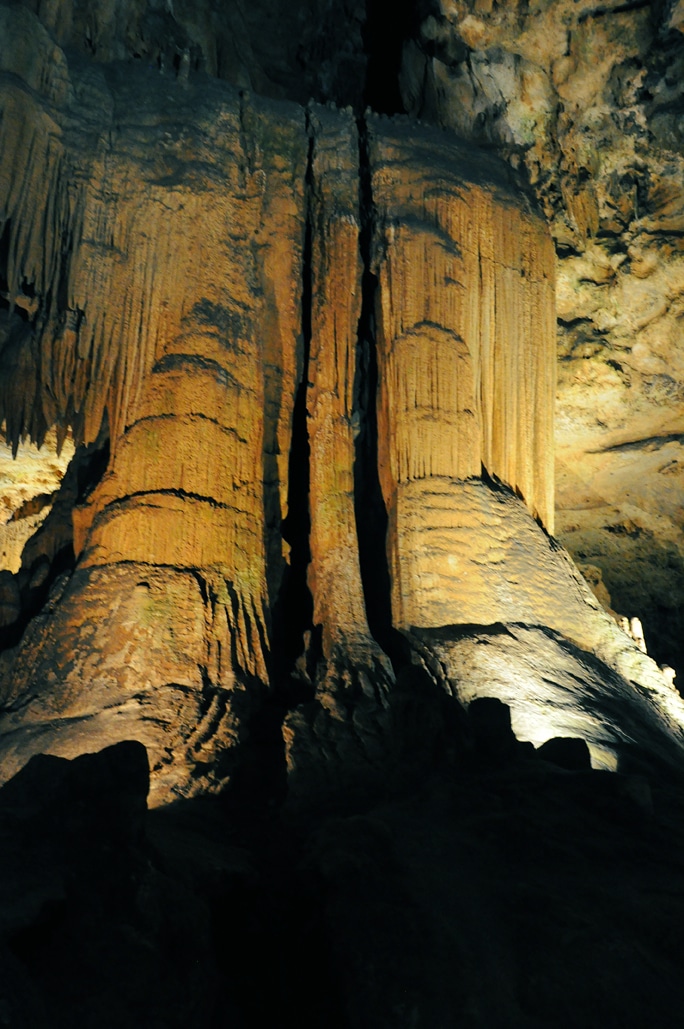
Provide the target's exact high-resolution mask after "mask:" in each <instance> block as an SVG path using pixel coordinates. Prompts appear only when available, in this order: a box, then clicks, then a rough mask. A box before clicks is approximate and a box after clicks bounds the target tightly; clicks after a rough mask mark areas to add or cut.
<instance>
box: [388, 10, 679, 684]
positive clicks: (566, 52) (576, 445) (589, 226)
mask: <svg viewBox="0 0 684 1029" xmlns="http://www.w3.org/2000/svg"><path fill="white" fill-rule="evenodd" d="M680 8H681V4H674V3H673V4H658V5H648V4H629V5H625V4H614V3H609V4H602V5H596V4H594V3H591V2H589V0H580V2H574V0H573V2H565V0H560V2H557V0H554V2H553V3H551V2H548V0H542V2H538V3H534V4H529V5H527V4H521V3H507V4H490V3H480V2H479V0H478V2H475V0H463V2H461V0H453V2H451V0H450V2H449V3H442V4H441V5H439V12H437V11H434V12H432V13H430V14H428V15H427V16H426V15H422V16H421V18H419V19H418V27H417V28H416V29H415V30H414V32H413V33H412V34H411V38H410V40H409V41H408V42H407V44H406V46H405V49H404V60H403V70H402V78H401V83H402V97H403V100H404V104H405V106H406V110H407V111H409V112H410V113H411V114H413V115H417V116H418V117H420V118H422V119H424V120H427V121H432V122H436V123H437V124H440V125H442V126H448V127H450V128H452V129H455V130H456V131H457V132H458V133H459V134H460V135H462V136H463V137H465V138H467V139H470V140H472V141H474V142H475V143H479V144H485V145H487V146H489V147H492V146H493V147H495V148H496V149H497V150H498V152H499V153H501V154H502V155H503V156H505V157H506V159H507V160H508V161H509V163H510V164H511V165H513V166H514V167H515V168H518V169H520V170H521V171H522V172H523V174H524V176H525V178H526V179H527V180H528V181H529V183H530V185H531V186H532V188H533V190H534V191H535V193H536V194H537V196H538V197H539V199H540V202H541V204H542V206H543V208H544V210H545V212H546V215H547V218H548V219H549V222H550V224H551V227H552V232H553V235H554V238H555V242H556V249H557V255H558V262H557V303H558V316H559V330H558V344H559V356H560V362H559V369H558V373H559V374H558V379H559V381H558V404H557V417H556V448H557V449H556V453H557V470H558V486H559V489H558V498H557V508H558V510H557V521H556V524H557V531H558V535H559V538H560V539H561V541H562V542H563V543H564V544H565V545H566V546H567V547H568V548H569V550H570V551H571V553H572V554H573V556H576V557H577V558H578V559H579V560H581V561H589V562H590V563H592V564H594V565H595V566H598V567H599V568H601V570H602V572H603V575H604V579H605V582H606V585H607V588H608V590H609V592H610V593H611V594H612V596H613V601H614V604H615V606H616V608H617V609H618V610H620V611H624V612H625V613H627V614H629V615H631V614H637V615H639V616H640V617H641V618H642V619H643V621H644V623H645V626H646V631H647V634H648V636H649V638H650V639H651V640H652V641H653V647H654V652H655V653H657V654H658V656H659V660H668V661H670V662H671V663H672V664H673V665H675V666H676V665H677V663H678V661H679V662H681V661H683V660H684V655H683V654H682V650H681V640H682V639H683V638H684V633H683V632H682V610H683V604H684V600H683V598H682V592H681V567H682V565H681V561H682V556H683V555H684V525H683V523H682V518H681V511H682V503H681V469H682V467H684V465H683V463H682V455H681V437H682V426H683V424H684V423H683V419H684V407H683V406H682V398H683V397H684V375H683V369H682V353H683V352H684V349H683V347H682V318H681V312H682V296H683V289H684V278H683V268H684V264H683V263H682V262H683V257H682V248H681V228H682V212H683V211H684V189H683V186H682V183H684V163H683V162H684V137H683V136H682V124H681V114H680V111H681V96H682V81H683V79H682V74H681V69H682V66H683V62H684V45H683V41H682V36H681V34H679V33H676V32H673V31H671V30H673V29H675V28H678V27H680V22H681V13H680ZM624 519H630V520H632V521H634V522H636V523H637V524H639V525H641V526H642V528H643V529H644V530H647V531H648V532H649V533H652V535H651V536H650V542H648V543H647V542H646V539H645V536H644V534H642V536H641V538H640V539H639V540H636V538H635V537H634V536H630V535H629V534H620V533H618V535H615V534H612V535H611V533H612V526H613V524H614V523H615V522H617V523H619V522H621V521H622V520H624Z"/></svg>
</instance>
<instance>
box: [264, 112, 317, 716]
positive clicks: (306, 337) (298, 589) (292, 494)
mask: <svg viewBox="0 0 684 1029" xmlns="http://www.w3.org/2000/svg"><path fill="white" fill-rule="evenodd" d="M307 129H308V132H309V153H308V160H307V169H306V183H305V186H306V224H305V231H304V247H303V252H302V372H301V378H300V381H299V385H298V386H297V392H296V394H295V401H294V407H293V413H292V437H291V442H290V455H289V463H288V490H287V515H286V516H285V518H284V519H283V521H282V525H281V532H282V536H283V539H284V540H285V542H286V543H287V544H288V545H289V547H290V559H289V563H288V564H287V567H286V569H285V573H284V576H283V582H282V585H281V588H280V591H279V594H278V598H277V600H276V604H275V606H274V611H273V628H272V662H273V673H274V681H275V683H276V694H277V696H278V699H279V701H280V702H281V703H283V704H284V705H285V707H290V706H292V705H293V704H296V703H298V702H300V701H302V700H304V699H310V690H308V691H307V689H306V688H305V686H304V684H303V683H302V684H299V685H298V682H299V680H297V679H295V678H294V677H293V674H292V673H293V670H294V667H295V663H296V662H297V659H298V658H300V657H301V654H302V650H303V648H304V645H305V640H306V639H309V640H310V639H311V638H312V634H313V598H312V596H311V591H310V590H309V585H308V582H307V569H308V566H309V563H310V561H311V547H310V542H309V536H310V532H311V515H310V510H309V491H310V472H309V463H310V453H311V448H310V445H309V430H308V427H307V387H308V381H309V357H310V352H311V305H312V290H313V270H312V247H313V227H312V211H311V204H312V190H313V152H314V145H315V138H314V133H313V130H312V127H311V125H310V124H309V121H308V117H307ZM307 634H308V636H307Z"/></svg>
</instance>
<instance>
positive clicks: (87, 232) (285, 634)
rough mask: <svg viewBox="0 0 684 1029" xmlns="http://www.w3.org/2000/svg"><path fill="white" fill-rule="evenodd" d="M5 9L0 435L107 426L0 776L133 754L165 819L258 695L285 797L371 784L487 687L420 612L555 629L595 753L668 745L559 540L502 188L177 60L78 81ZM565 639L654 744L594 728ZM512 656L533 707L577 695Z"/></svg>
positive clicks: (381, 132) (388, 131)
mask: <svg viewBox="0 0 684 1029" xmlns="http://www.w3.org/2000/svg"><path fill="white" fill-rule="evenodd" d="M0 17H1V18H2V26H3V32H4V33H5V35H4V36H3V38H5V39H10V40H11V41H13V46H12V47H9V48H5V49H3V51H2V57H3V60H4V61H5V72H4V73H3V77H2V80H1V81H0V88H1V90H2V92H1V94H0V100H1V102H2V104H3V115H4V116H3V119H2V123H1V131H2V133H3V137H2V140H1V141H0V183H1V184H2V195H1V197H0V203H2V205H3V206H2V208H0V215H1V222H2V232H3V241H4V242H3V268H2V274H3V278H4V279H5V286H6V288H5V289H4V294H5V295H6V310H4V311H3V313H2V315H3V321H2V336H1V337H0V345H1V346H0V368H1V369H2V374H3V378H2V392H1V393H0V418H2V419H4V421H5V425H6V430H7V435H8V438H9V440H10V441H11V442H12V441H13V442H16V441H17V440H19V439H20V438H21V437H22V436H23V435H24V434H26V433H28V434H30V435H32V436H33V437H35V438H36V439H37V440H40V439H42V437H43V436H44V434H45V432H46V431H47V429H48V428H49V427H50V426H52V425H56V426H57V430H58V432H59V433H62V434H63V433H64V432H66V429H67V427H68V426H71V427H72V429H73V432H74V435H75V437H76V439H77V440H78V441H79V442H82V443H85V444H95V443H97V442H98V441H99V442H101V441H102V438H103V434H105V433H107V432H108V435H109V458H108V464H107V468H106V471H105V474H104V475H103V476H102V477H101V478H100V479H99V481H97V483H96V485H94V488H92V489H91V490H90V492H88V490H87V489H83V490H80V491H76V495H77V497H78V499H77V503H76V505H75V506H74V510H73V524H74V551H75V556H76V558H77V563H76V566H75V569H74V570H73V571H72V572H71V574H70V575H65V576H63V577H62V578H60V579H59V580H58V581H56V583H55V586H54V589H53V592H52V594H51V598H50V601H49V603H48V604H47V605H46V606H45V607H44V608H43V610H42V611H41V612H40V614H39V615H37V616H36V617H35V618H34V619H33V620H32V621H31V622H30V624H29V625H28V628H27V629H26V632H25V633H24V636H23V638H22V640H21V643H20V645H19V646H17V647H16V649H13V650H11V651H7V652H6V653H5V655H4V656H3V658H2V665H1V666H0V672H1V673H2V694H3V701H4V705H5V712H4V715H3V720H2V723H0V733H2V735H1V736H0V750H1V751H2V756H3V768H4V772H3V775H4V776H8V775H10V774H12V773H13V772H14V771H15V770H16V769H17V768H18V767H20V766H21V765H22V764H24V763H25V761H26V760H27V758H28V757H29V756H30V755H31V754H32V753H35V752H37V751H43V750H47V751H51V752H53V753H56V754H60V755H64V756H72V755H74V754H77V753H80V752H83V751H87V750H93V749H97V748H99V747H101V746H104V745H105V744H108V743H112V742H116V741H118V740H121V739H125V738H134V739H138V740H140V741H141V742H143V743H144V744H145V745H146V747H147V748H148V751H149V754H150V759H151V765H152V791H153V792H152V796H153V799H154V801H155V802H156V803H161V802H164V801H167V800H169V799H171V798H173V797H174V796H179V795H180V796H185V797H188V796H191V795H193V794H194V793H197V792H205V791H212V790H219V789H222V788H223V787H224V786H225V785H226V784H227V783H228V782H229V781H230V779H231V777H232V775H233V772H234V770H235V768H236V765H239V763H240V761H241V760H242V758H241V755H242V753H243V751H244V749H245V747H248V746H249V735H250V725H251V723H252V721H253V718H254V717H258V716H259V714H260V712H263V710H264V709H268V710H271V711H276V712H277V713H278V719H276V720H277V722H278V724H277V727H276V731H275V736H276V737H277V740H278V741H280V742H279V743H278V746H280V747H281V748H282V744H283V741H284V744H285V757H286V761H287V765H288V770H289V773H290V777H291V782H292V783H293V784H295V789H301V790H302V791H304V792H306V790H307V789H308V786H309V784H310V783H311V782H312V781H314V780H318V779H321V781H322V780H323V779H325V773H326V772H329V773H330V776H331V777H332V778H333V779H335V778H337V779H338V780H341V779H343V778H344V775H345V774H346V773H347V772H349V774H350V776H351V777H352V778H353V777H354V774H356V772H357V771H358V772H359V774H365V772H364V771H363V769H364V768H367V767H373V768H374V770H375V771H378V772H380V773H382V770H383V768H386V767H387V754H388V752H389V751H391V750H392V747H393V742H392V731H393V730H392V726H393V725H394V724H396V721H397V718H398V717H399V716H398V710H399V709H400V708H401V705H402V704H403V703H404V700H403V699H400V700H397V699H396V698H397V697H400V698H403V697H405V694H406V690H407V683H409V685H410V683H411V682H412V681H413V680H412V676H414V675H415V674H416V673H417V672H420V675H423V676H426V675H427V676H428V678H429V679H430V682H431V683H432V684H433V685H435V686H437V687H440V688H441V689H443V690H444V691H445V693H453V694H454V695H455V696H456V697H460V698H461V699H462V700H464V701H466V702H467V701H468V700H469V699H471V698H472V697H473V696H477V695H482V694H483V693H485V694H486V693H487V690H488V689H490V684H489V681H488V678H487V673H486V672H485V673H483V674H480V673H475V674H472V675H471V672H472V670H473V669H477V668H478V667H479V666H478V663H477V661H471V660H470V658H469V657H468V651H467V646H466V644H460V643H459V642H458V639H459V638H460V637H459V635H458V632H457V634H456V637H457V638H456V640H455V641H453V640H452V643H453V644H454V645H453V646H451V644H450V646H449V647H445V646H444V644H443V635H441V634H440V633H441V627H444V626H454V625H455V626H467V625H472V624H473V623H478V624H481V625H489V624H491V623H497V622H501V623H523V624H525V625H529V626H532V627H534V630H535V631H540V630H541V631H547V632H549V633H551V634H555V635H554V640H556V643H554V644H553V646H556V648H557V652H558V653H559V654H560V651H562V647H563V642H562V641H563V640H567V639H569V640H571V641H573V647H575V648H576V649H575V650H573V651H572V654H571V657H570V658H567V655H565V656H564V658H563V660H564V662H565V663H564V664H563V668H564V671H567V667H566V666H568V664H569V665H570V666H572V662H573V661H575V663H576V666H577V669H579V671H578V672H577V676H576V678H577V682H578V683H579V685H578V686H577V691H578V696H579V698H580V699H579V700H577V701H575V700H573V699H572V698H571V700H570V702H569V705H570V707H571V708H573V706H574V708H576V709H577V710H578V711H579V712H580V714H581V712H582V710H583V705H585V706H587V707H588V708H589V709H590V710H591V711H592V712H593V714H592V718H593V722H592V729H591V742H592V744H593V745H594V747H595V751H596V753H601V754H602V753H604V752H605V750H606V748H608V750H610V747H611V745H612V746H613V751H615V752H616V751H617V750H619V748H620V747H621V746H622V745H623V744H624V745H625V746H629V745H632V744H633V745H636V746H644V747H646V748H650V750H651V751H654V752H656V753H660V752H662V753H661V754H660V756H662V757H665V758H671V757H672V754H673V753H676V752H677V748H678V747H679V746H680V742H681V736H682V730H681V724H682V723H681V718H680V716H681V711H680V710H679V708H678V707H677V703H676V699H675V697H674V694H673V693H672V691H671V690H669V689H668V688H667V687H666V685H665V683H664V680H663V679H662V676H660V673H659V672H658V671H657V669H656V668H655V666H653V664H652V662H649V661H648V659H647V658H645V657H644V656H643V655H642V654H641V653H640V652H638V651H637V649H636V648H635V647H633V646H632V644H631V642H630V641H628V639H627V637H625V636H624V635H623V634H621V633H620V631H619V630H618V629H617V627H616V626H615V625H614V624H613V623H612V622H611V621H610V619H609V618H608V616H606V615H604V614H603V613H602V612H600V610H599V608H598V604H597V603H596V601H595V600H594V598H593V596H592V595H591V594H590V593H589V591H588V590H587V589H586V587H584V586H583V584H582V582H581V579H580V577H579V575H578V574H577V573H576V572H575V571H574V569H573V567H572V565H571V563H570V562H569V561H568V559H567V557H566V556H565V555H564V554H563V553H562V552H560V550H559V548H558V546H557V545H556V544H555V542H554V541H553V539H552V538H551V537H550V536H549V535H548V533H549V532H550V531H552V522H553V488H552V476H553V433H552V406H553V397H554V384H555V371H554V368H555V357H554V347H555V340H554V294H553V253H552V249H551V242H550V237H549V235H548V233H547V230H546V227H545V226H544V223H543V221H542V220H541V218H540V216H539V215H538V214H536V213H535V212H534V211H533V210H532V208H531V206H530V204H529V203H528V201H527V200H526V199H524V198H523V197H522V196H521V195H520V194H519V193H518V192H517V191H516V190H514V189H513V188H512V186H511V185H510V183H508V181H507V176H506V173H505V172H504V171H502V169H501V168H500V167H499V166H498V165H496V164H493V163H492V162H491V161H490V160H489V159H486V158H484V157H482V156H481V155H480V156H478V155H477V154H476V153H475V152H473V151H470V150H468V149H466V148H464V147H462V146H461V145H458V144H456V142H455V141H454V140H453V139H452V138H451V137H449V136H446V135H443V134H442V133H435V132H433V131H432V130H429V129H425V128H420V127H419V126H416V125H411V124H410V123H407V122H394V121H386V120H380V119H375V118H369V119H368V120H367V123H364V122H363V121H362V120H360V121H359V124H358V125H357V123H356V121H355V120H354V118H353V117H352V115H351V114H350V113H349V112H344V111H342V112H340V111H336V110H331V109H326V108H319V107H316V106H315V105H312V106H310V107H309V108H308V109H307V110H306V111H305V110H304V109H303V108H301V107H298V106H296V105H295V104H290V103H276V102H274V101H270V100H263V99H259V98H256V97H252V96H249V95H247V94H244V93H238V92H237V91H236V90H235V89H234V88H233V87H231V86H230V85H226V84H224V83H221V82H218V81H217V80H212V79H210V78H208V77H205V76H200V75H196V76H190V77H189V78H187V77H186V76H185V74H184V73H183V74H180V72H181V71H182V68H181V69H180V70H179V76H178V77H177V78H176V77H170V78H169V77H162V78H160V77H159V74H158V72H157V71H154V70H150V69H144V68H143V69H138V70H133V69H131V68H130V67H128V66H116V65H109V66H103V67H101V68H97V67H95V66H88V67H87V68H85V69H84V68H82V67H81V66H80V65H78V66H75V67H74V68H73V69H70V68H69V67H68V66H67V63H66V59H65V57H64V55H63V53H62V51H61V50H59V49H58V48H56V47H55V45H54V43H53V42H52V41H51V39H50V37H49V36H48V34H47V33H46V31H45V30H44V29H43V28H41V26H40V25H39V24H38V23H37V22H36V21H35V19H34V18H33V17H32V16H30V15H29V14H28V13H27V12H26V11H24V10H23V9H21V8H12V9H7V8H0ZM79 69H80V70H79ZM186 70H187V69H186ZM91 486H92V482H91ZM535 518H536V520H535ZM385 522H386V531H385ZM10 628H11V627H10ZM13 642H16V641H13ZM553 646H551V652H554V651H553ZM464 648H465V649H464ZM577 648H579V650H581V651H582V652H584V653H590V654H592V655H594V660H599V661H604V662H605V663H606V666H607V667H610V668H612V669H613V672H614V674H615V676H617V679H618V680H619V682H620V684H621V685H620V688H619V690H618V691H617V692H618V694H620V696H621V703H623V704H624V705H626V707H627V708H628V709H629V705H630V704H631V703H632V700H633V701H634V704H636V706H637V707H639V706H640V705H641V706H643V705H644V703H646V705H647V706H649V705H650V707H649V710H651V709H652V710H653V711H654V712H656V714H654V716H653V721H655V722H656V723H657V724H658V728H657V731H655V730H654V732H652V733H651V732H650V730H649V732H646V733H644V732H641V731H640V730H639V729H638V727H637V729H636V730H634V732H632V731H631V729H630V733H631V735H630V734H629V733H620V732H617V733H615V732H613V730H612V728H611V725H612V722H611V719H612V718H613V714H612V713H611V710H609V708H610V706H609V705H608V706H606V705H604V704H602V703H600V702H598V701H597V700H596V698H595V697H594V691H598V693H599V694H600V674H596V675H595V676H594V678H591V677H589V678H588V677H587V675H585V673H584V672H583V671H582V668H581V667H580V666H581V662H578V659H577ZM635 654H636V655H638V656H635ZM464 655H465V656H464ZM516 662H517V665H516ZM559 662H560V656H559ZM485 665H486V663H485ZM523 666H524V667H523ZM483 667H484V666H483ZM516 667H519V668H520V669H522V670H521V671H520V672H519V674H520V675H527V677H528V678H527V687H526V689H524V690H521V691H520V692H519V701H520V704H521V705H522V706H523V707H524V708H525V709H530V708H532V709H534V706H535V704H536V703H547V702H548V703H550V704H553V703H554V700H553V697H554V691H555V690H560V691H561V692H563V693H566V692H567V685H566V683H567V682H570V681H572V674H573V673H572V667H571V668H570V671H568V672H567V677H566V679H564V680H563V682H561V683H555V684H554V683H553V682H552V684H551V688H550V690H549V688H548V683H547V687H545V689H546V692H544V691H543V690H542V691H541V692H540V690H539V689H537V685H538V684H537V683H536V682H535V679H534V676H532V679H531V682H530V678H529V674H531V673H529V669H528V670H527V671H525V668H526V667H527V666H525V662H524V660H523V659H522V658H521V656H520V653H515V654H513V657H512V658H511V662H510V663H509V671H510V672H511V676H510V677H509V679H510V680H511V681H513V682H515V678H516V674H517V673H516V671H515V669H516ZM535 674H536V675H538V676H539V677H540V679H544V676H546V678H547V679H548V675H549V673H548V670H547V671H544V670H542V669H540V668H539V667H538V666H537V667H536V672H535ZM466 675H468V676H470V678H469V679H468V680H467V681H465V677H466ZM627 678H635V679H636V680H638V681H639V682H641V683H643V684H645V688H647V689H648V690H649V691H650V694H649V695H650V697H651V698H652V699H651V700H649V701H647V702H644V701H643V699H641V698H640V697H636V695H635V696H634V697H633V698H632V700H630V696H631V695H630V687H629V685H628V682H627ZM508 681H509V680H507V682H508ZM583 691H584V692H583ZM620 691H622V693H620ZM663 697H666V698H667V701H668V705H669V707H668V706H667V705H666V707H667V712H665V713H664V714H663V713H662V712H661V707H662V703H661V702H662V701H663ZM535 698H537V699H536V700H535ZM507 699H509V698H508V695H507ZM599 699H600V697H599ZM659 704H661V707H659V706H658V705H659ZM268 705H271V707H270V708H269V707H268ZM513 706H514V705H513ZM288 708H290V710H289V712H288V713H286V709H288ZM607 710H608V713H606V711H607ZM514 714H515V711H514ZM532 721H534V719H532ZM281 722H282V735H281ZM529 723H530V720H528V722H527V723H525V720H524V719H522V720H521V721H520V724H521V725H523V724H529ZM544 724H545V726H547V729H548V733H549V735H553V725H552V723H551V722H549V721H548V720H547V722H546V723H544ZM566 726H567V719H565V720H563V721H562V727H563V728H565V727H566ZM577 726H578V734H579V735H581V734H582V732H581V727H582V720H581V717H579V716H578V720H577ZM524 731H525V730H524V728H523V732H524ZM545 731H546V730H545ZM528 738H532V737H530V736H529V735H528ZM534 742H543V740H541V739H539V738H538V737H537V736H534ZM613 751H611V753H613Z"/></svg>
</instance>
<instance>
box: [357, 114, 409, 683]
mask: <svg viewBox="0 0 684 1029" xmlns="http://www.w3.org/2000/svg"><path fill="white" fill-rule="evenodd" d="M357 127H358V138H359V211H360V218H361V231H360V233H359V249H360V253H361V261H362V264H363V274H362V280H361V288H362V301H361V314H360V316H359V324H358V331H357V342H356V374H355V379H354V416H355V419H356V420H357V423H358V426H359V429H358V434H357V436H356V439H355V442H354V446H355V456H354V515H355V518H356V536H357V542H358V548H359V565H360V570H361V583H362V585H363V594H364V600H365V604H366V618H367V619H368V627H369V629H370V631H371V633H372V635H373V636H374V638H375V639H376V641H377V642H378V644H379V645H380V646H381V647H382V649H383V650H384V651H385V653H386V654H387V655H388V656H389V658H390V660H391V661H392V663H393V664H394V665H395V666H396V665H397V664H399V663H401V660H402V658H401V654H402V650H403V648H402V646H401V642H402V638H401V637H400V635H399V633H397V631H396V630H395V629H394V628H393V627H392V603H391V579H390V572H389V565H388V561H387V550H386V542H387V511H386V509H385V502H384V498H383V495H382V490H381V487H380V477H379V473H378V413H377V391H378V358H377V350H376V300H377V292H378V278H377V276H376V275H375V274H374V273H373V271H372V267H373V235H374V232H375V222H376V210H375V204H374V201H373V187H372V180H371V165H370V154H369V150H368V132H367V127H366V122H365V120H364V118H363V117H359V118H358V119H357Z"/></svg>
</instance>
